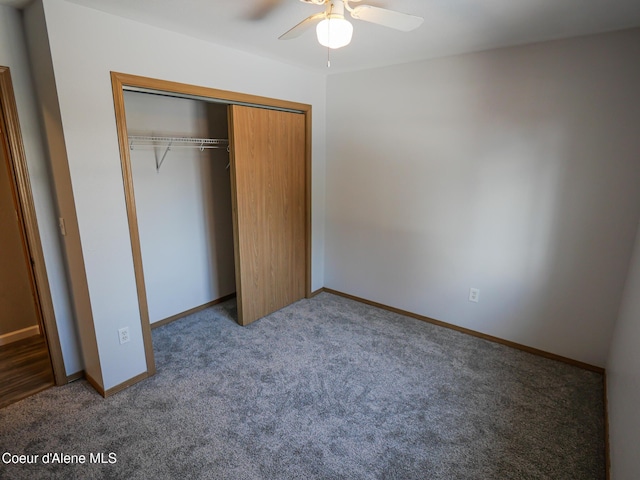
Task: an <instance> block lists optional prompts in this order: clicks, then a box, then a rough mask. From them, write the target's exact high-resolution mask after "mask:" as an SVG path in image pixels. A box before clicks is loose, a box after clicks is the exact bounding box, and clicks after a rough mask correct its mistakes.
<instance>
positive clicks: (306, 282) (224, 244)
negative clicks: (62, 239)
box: [112, 73, 311, 374]
mask: <svg viewBox="0 0 640 480" xmlns="http://www.w3.org/2000/svg"><path fill="white" fill-rule="evenodd" d="M112 83H113V87H114V106H115V109H116V121H117V125H118V133H119V141H120V153H121V161H122V167H123V178H124V183H125V194H126V200H127V212H128V216H129V227H130V232H131V240H132V250H133V254H134V266H135V271H136V284H137V289H138V298H139V300H140V311H141V317H142V323H143V325H142V326H143V334H144V338H145V351H146V355H147V366H148V373H149V374H153V372H154V371H155V367H154V362H153V351H152V347H151V336H150V330H149V328H148V327H149V325H150V324H154V323H158V322H162V321H163V320H167V319H169V320H170V319H172V318H176V317H178V316H180V315H181V314H183V313H184V312H189V311H191V310H194V309H197V308H199V307H201V306H204V305H207V304H210V303H212V302H215V301H217V300H218V299H223V298H227V297H228V296H230V295H232V294H233V293H234V292H235V294H236V295H237V302H238V310H237V312H238V318H237V321H238V323H240V324H241V325H247V324H249V323H251V322H253V321H255V320H257V319H259V318H261V317H263V316H265V315H268V314H269V313H272V312H274V311H276V310H278V309H280V308H282V307H284V306H286V305H289V304H291V303H293V302H295V301H297V300H299V299H301V298H304V297H305V296H308V295H309V294H310V262H311V261H310V169H309V167H310V144H309V138H310V131H311V129H310V126H311V123H310V113H311V112H310V107H309V106H308V105H304V104H297V103H293V102H287V101H282V100H273V99H268V98H263V97H254V96H250V95H244V94H236V93H233V92H226V91H220V90H213V89H208V88H204V87H196V86H190V85H184V84H177V83H174V82H166V81H161V80H155V79H148V78H144V77H137V76H131V75H126V74H116V73H112Z"/></svg>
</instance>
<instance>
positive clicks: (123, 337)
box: [118, 327, 130, 345]
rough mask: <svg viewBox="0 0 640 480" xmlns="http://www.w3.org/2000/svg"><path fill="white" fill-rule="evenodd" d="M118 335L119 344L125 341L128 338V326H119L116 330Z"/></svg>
mask: <svg viewBox="0 0 640 480" xmlns="http://www.w3.org/2000/svg"><path fill="white" fill-rule="evenodd" d="M118 336H119V337H120V345H122V344H123V343H127V342H128V341H129V340H130V338H129V327H124V328H120V329H119V330H118Z"/></svg>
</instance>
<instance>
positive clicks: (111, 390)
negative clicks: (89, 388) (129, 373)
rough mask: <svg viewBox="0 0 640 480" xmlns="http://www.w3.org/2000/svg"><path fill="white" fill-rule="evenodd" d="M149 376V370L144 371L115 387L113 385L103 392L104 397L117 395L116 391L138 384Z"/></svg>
mask: <svg viewBox="0 0 640 480" xmlns="http://www.w3.org/2000/svg"><path fill="white" fill-rule="evenodd" d="M148 377H149V374H148V373H147V372H142V373H141V374H140V375H136V376H135V377H133V378H130V379H129V380H127V381H126V382H122V383H121V384H119V385H116V386H115V387H111V388H109V389H107V390H104V393H103V394H102V396H103V397H104V398H107V397H110V396H111V395H115V394H116V393H118V392H121V391H122V390H124V389H125V388H128V387H130V386H131V385H133V384H136V383H138V382H140V381H142V380H144V379H145V378H148Z"/></svg>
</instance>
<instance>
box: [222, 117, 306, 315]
mask: <svg viewBox="0 0 640 480" xmlns="http://www.w3.org/2000/svg"><path fill="white" fill-rule="evenodd" d="M229 130H230V132H229V133H230V139H231V142H230V143H231V153H232V154H231V189H232V197H233V198H232V202H233V227H234V248H235V264H236V288H237V297H238V298H237V299H238V322H239V323H240V324H241V325H247V324H249V323H251V322H253V321H254V320H257V319H258V318H261V317H264V316H265V315H268V314H269V313H272V312H275V311H276V310H279V309H280V308H282V307H285V306H286V305H289V304H291V303H293V302H295V301H296V300H299V299H301V298H303V297H304V295H305V275H306V273H305V258H306V256H305V246H306V240H305V211H306V210H305V119H304V115H303V114H299V113H291V112H282V111H277V110H268V109H264V108H255V107H244V106H238V105H232V106H230V107H229Z"/></svg>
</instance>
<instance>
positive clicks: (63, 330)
mask: <svg viewBox="0 0 640 480" xmlns="http://www.w3.org/2000/svg"><path fill="white" fill-rule="evenodd" d="M0 65H3V66H6V67H9V68H10V70H11V79H12V82H13V88H14V93H15V97H16V105H17V108H18V117H19V119H20V130H21V132H22V138H23V142H24V149H25V155H26V158H27V166H28V169H29V179H30V181H31V189H32V195H33V201H34V204H35V210H36V216H37V220H38V230H39V233H40V238H41V241H42V250H43V253H44V257H45V264H46V268H47V276H48V278H49V288H50V290H51V299H52V301H53V308H54V312H55V316H56V325H57V327H58V335H59V337H60V346H61V348H62V357H63V360H64V365H65V370H66V373H67V375H71V374H73V373H76V372H79V371H80V370H82V368H83V364H82V359H81V356H80V352H79V349H78V340H77V333H76V327H75V319H74V314H73V309H72V306H71V301H70V299H69V290H68V286H67V279H66V272H65V259H64V256H63V252H62V247H61V242H60V237H59V231H58V214H57V208H56V203H55V201H54V193H53V187H52V181H51V174H50V170H49V165H48V154H47V151H46V149H45V147H44V141H43V137H42V132H41V129H40V124H39V121H38V118H39V117H38V101H37V98H36V92H35V90H34V87H33V82H32V78H31V69H30V67H29V58H28V55H27V47H26V42H25V38H24V32H23V26H22V17H21V13H20V12H19V11H18V10H16V9H14V8H11V7H6V6H1V5H0Z"/></svg>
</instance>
